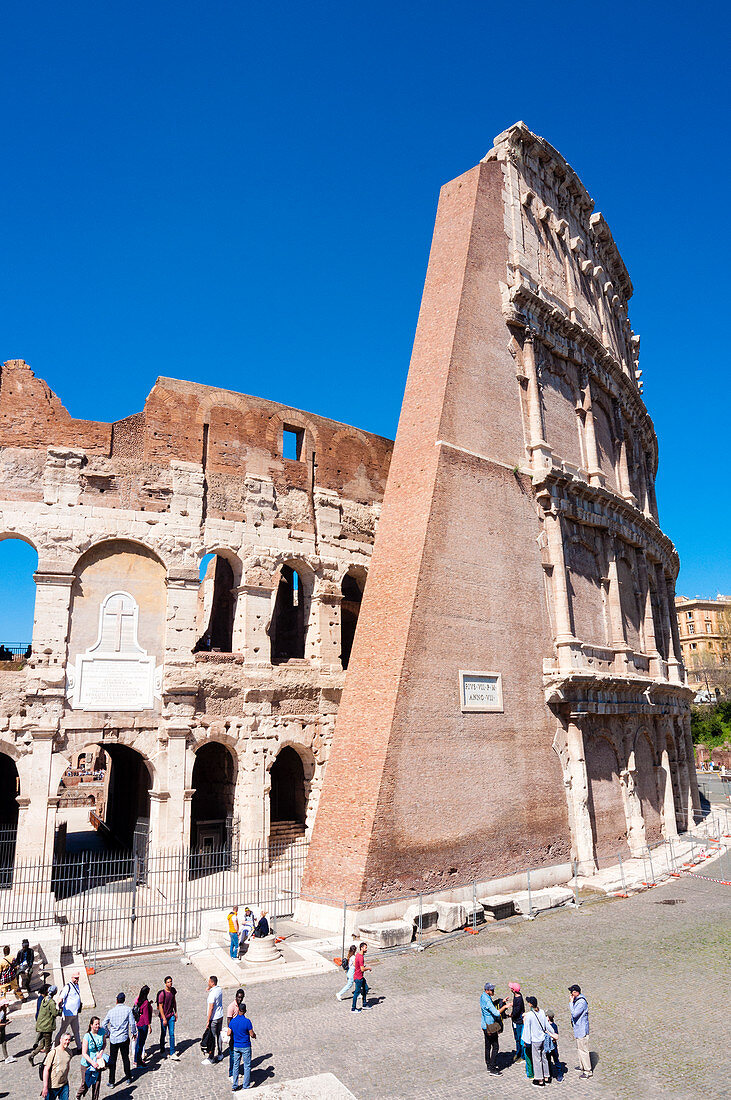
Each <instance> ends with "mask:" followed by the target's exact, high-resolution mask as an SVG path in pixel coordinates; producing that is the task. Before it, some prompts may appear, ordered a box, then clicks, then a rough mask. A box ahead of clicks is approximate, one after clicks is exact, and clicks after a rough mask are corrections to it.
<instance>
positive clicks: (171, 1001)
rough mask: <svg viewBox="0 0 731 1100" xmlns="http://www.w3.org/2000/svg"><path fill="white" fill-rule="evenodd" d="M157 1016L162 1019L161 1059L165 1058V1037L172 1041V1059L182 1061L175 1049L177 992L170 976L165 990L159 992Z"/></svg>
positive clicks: (166, 979)
mask: <svg viewBox="0 0 731 1100" xmlns="http://www.w3.org/2000/svg"><path fill="white" fill-rule="evenodd" d="M156 1002H157V1014H158V1016H159V1017H160V1057H161V1058H164V1057H165V1036H166V1035H167V1036H168V1038H169V1040H170V1057H171V1058H172V1059H173V1060H174V1061H176V1062H179V1061H180V1055H179V1054H178V1053H177V1051H176V1049H175V1021H176V1020H177V1018H178V1002H177V990H176V989H175V986H174V985H173V979H172V977H171V976H170V975H169V974H168V975H167V977H166V978H165V985H164V988H163V989H161V990H159V992H158V994H157V998H156Z"/></svg>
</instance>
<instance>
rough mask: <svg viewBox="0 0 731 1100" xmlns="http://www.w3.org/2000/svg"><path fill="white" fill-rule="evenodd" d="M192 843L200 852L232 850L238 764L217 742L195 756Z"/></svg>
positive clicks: (203, 746) (199, 750)
mask: <svg viewBox="0 0 731 1100" xmlns="http://www.w3.org/2000/svg"><path fill="white" fill-rule="evenodd" d="M192 786H193V800H192V803H191V808H190V844H191V848H193V849H194V850H195V851H199V852H207V851H215V850H217V849H220V848H228V849H229V850H230V849H231V847H232V845H233V835H232V834H233V809H234V793H235V791H236V763H235V760H234V757H233V755H232V753H231V752H230V751H229V750H228V749H227V748H226V746H225V745H222V744H220V743H219V742H218V741H208V742H207V743H206V744H205V745H201V747H200V748H199V749H198V751H197V752H196V754H195V763H194V765H193V779H192Z"/></svg>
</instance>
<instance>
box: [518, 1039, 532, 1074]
mask: <svg viewBox="0 0 731 1100" xmlns="http://www.w3.org/2000/svg"><path fill="white" fill-rule="evenodd" d="M520 1045H521V1046H522V1047H523V1057H524V1058H525V1075H526V1077H527V1078H528V1080H529V1081H530V1079H531V1078H532V1076H533V1054H532V1053H531V1049H530V1043H527V1044H526V1043H524V1042H522V1041H521V1044H520Z"/></svg>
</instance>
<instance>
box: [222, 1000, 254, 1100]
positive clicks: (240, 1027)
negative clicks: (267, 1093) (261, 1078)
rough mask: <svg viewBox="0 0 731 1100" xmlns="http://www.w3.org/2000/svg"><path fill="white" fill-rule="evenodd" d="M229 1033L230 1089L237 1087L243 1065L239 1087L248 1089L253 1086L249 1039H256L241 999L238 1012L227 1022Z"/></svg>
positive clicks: (234, 1090)
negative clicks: (231, 1069) (231, 1066)
mask: <svg viewBox="0 0 731 1100" xmlns="http://www.w3.org/2000/svg"><path fill="white" fill-rule="evenodd" d="M228 1027H229V1033H230V1036H231V1042H232V1044H233V1073H232V1076H231V1091H232V1092H236V1091H237V1089H238V1087H239V1073H240V1071H241V1069H242V1067H243V1073H244V1079H243V1081H242V1083H241V1087H242V1088H245V1089H248V1088H253V1087H254V1082H253V1081H252V1080H251V1040H252V1039H256V1032H255V1031H254V1025H253V1024H252V1022H251V1020H250V1019H249V1017H248V1016H247V1015H246V1005H245V1004H244V1002H243V1001H242V1002H241V1004H240V1005H239V1006H238V1013H237V1014H236V1016H233V1017H232V1018H231V1020H230V1022H229V1025H228Z"/></svg>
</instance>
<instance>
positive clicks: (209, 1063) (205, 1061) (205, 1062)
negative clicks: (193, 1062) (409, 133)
mask: <svg viewBox="0 0 731 1100" xmlns="http://www.w3.org/2000/svg"><path fill="white" fill-rule="evenodd" d="M215 1064H216V1063H215V1062H212V1061H211V1059H210V1058H204V1059H203V1061H202V1062H201V1065H202V1066H215Z"/></svg>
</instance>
